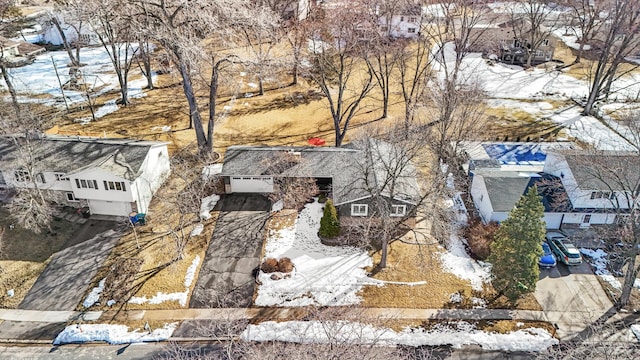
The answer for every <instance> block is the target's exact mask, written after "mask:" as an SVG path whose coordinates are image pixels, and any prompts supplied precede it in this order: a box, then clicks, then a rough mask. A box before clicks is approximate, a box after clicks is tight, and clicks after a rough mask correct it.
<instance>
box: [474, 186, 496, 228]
mask: <svg viewBox="0 0 640 360" xmlns="http://www.w3.org/2000/svg"><path fill="white" fill-rule="evenodd" d="M471 198H472V199H473V203H474V204H475V205H476V209H478V212H479V213H480V217H481V218H482V221H484V222H485V223H486V222H489V221H491V220H493V219H492V216H493V207H492V206H491V201H489V193H488V192H487V186H486V185H485V183H484V177H483V176H481V175H474V176H473V181H472V182H471Z"/></svg>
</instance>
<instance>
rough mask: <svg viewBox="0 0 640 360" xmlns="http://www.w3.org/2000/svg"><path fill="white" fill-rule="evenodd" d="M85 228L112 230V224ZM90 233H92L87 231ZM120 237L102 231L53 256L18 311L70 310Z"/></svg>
mask: <svg viewBox="0 0 640 360" xmlns="http://www.w3.org/2000/svg"><path fill="white" fill-rule="evenodd" d="M91 224H92V222H91V221H90V222H87V223H86V224H85V226H87V227H92V228H93V227H97V228H101V229H103V228H114V227H116V226H117V224H116V223H114V222H111V221H100V222H98V224H94V225H93V226H92V225H91ZM91 230H93V229H91ZM119 237H120V235H119V233H118V232H116V231H114V230H106V231H103V232H101V233H99V234H97V235H95V236H94V237H92V238H91V239H89V240H86V241H83V242H81V243H79V244H76V245H73V246H71V247H68V248H66V249H64V250H62V251H59V252H57V253H56V254H54V255H53V256H52V258H51V262H50V263H49V265H47V267H46V268H45V269H44V271H43V272H42V274H40V276H39V277H38V280H36V282H35V284H33V286H32V287H31V290H29V292H28V293H27V296H26V297H25V298H24V300H22V302H21V303H20V306H19V307H18V308H20V309H26V310H74V309H75V307H76V306H77V305H78V304H79V303H80V302H81V301H82V300H83V299H82V296H84V293H85V292H86V290H87V289H88V288H89V286H90V285H91V281H92V280H93V277H94V276H95V274H96V272H97V271H98V267H100V266H101V265H102V262H103V261H104V260H105V259H106V258H107V255H109V253H110V252H111V249H113V247H114V245H115V244H116V242H117V241H118V239H119Z"/></svg>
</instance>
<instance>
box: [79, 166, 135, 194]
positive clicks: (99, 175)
mask: <svg viewBox="0 0 640 360" xmlns="http://www.w3.org/2000/svg"><path fill="white" fill-rule="evenodd" d="M69 178H70V179H71V184H72V187H73V193H74V195H75V196H76V198H77V199H92V200H104V201H124V202H132V201H134V199H133V194H132V190H131V182H130V181H129V180H126V179H123V178H120V177H117V176H114V175H112V174H109V173H107V172H105V171H103V170H100V169H90V170H86V171H83V172H81V173H76V174H73V175H70V176H69ZM76 179H79V180H95V181H96V182H97V184H98V189H84V188H78V187H77V184H76ZM104 181H116V182H124V183H125V191H121V190H105V189H104Z"/></svg>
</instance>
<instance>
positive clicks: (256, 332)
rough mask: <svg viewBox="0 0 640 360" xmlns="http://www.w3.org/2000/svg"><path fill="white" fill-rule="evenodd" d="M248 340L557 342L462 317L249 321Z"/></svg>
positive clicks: (518, 346)
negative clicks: (431, 324)
mask: <svg viewBox="0 0 640 360" xmlns="http://www.w3.org/2000/svg"><path fill="white" fill-rule="evenodd" d="M242 338H243V339H244V340H248V341H287V342H294V343H303V344H310V343H329V342H336V343H339V344H344V343H350V344H375V345H380V346H391V345H407V346H425V345H427V346H440V345H451V346H453V347H455V348H460V347H462V346H463V345H478V346H481V347H482V348H483V349H485V350H500V351H544V350H545V349H547V348H548V347H550V346H553V345H555V344H557V343H558V340H556V339H554V338H553V336H551V334H549V332H548V331H546V330H544V329H540V328H527V329H521V330H518V331H514V332H510V333H506V334H499V333H493V332H485V331H481V330H477V329H475V327H474V326H473V325H472V324H469V323H466V322H464V321H461V322H460V323H459V324H458V327H457V328H455V329H452V328H450V327H448V326H436V327H435V328H434V329H432V330H425V329H422V328H417V329H409V328H407V329H405V330H403V331H401V332H396V331H394V330H392V329H388V328H376V327H374V326H372V325H369V324H363V323H357V322H347V321H336V322H331V321H328V322H317V321H287V322H273V321H267V322H263V323H260V324H257V325H249V326H248V327H247V328H246V329H245V330H244V332H243V333H242Z"/></svg>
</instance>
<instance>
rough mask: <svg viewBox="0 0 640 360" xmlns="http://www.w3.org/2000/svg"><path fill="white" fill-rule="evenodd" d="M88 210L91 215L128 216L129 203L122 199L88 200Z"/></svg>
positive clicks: (129, 210)
mask: <svg viewBox="0 0 640 360" xmlns="http://www.w3.org/2000/svg"><path fill="white" fill-rule="evenodd" d="M89 210H90V211H91V214H93V215H113V216H128V215H129V213H131V203H129V202H124V201H103V200H89Z"/></svg>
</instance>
